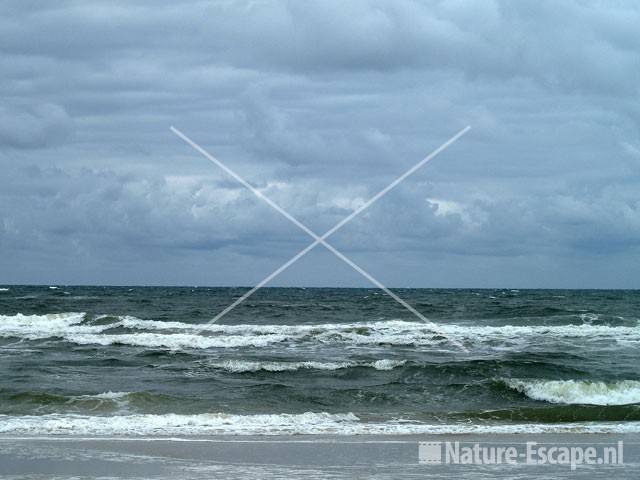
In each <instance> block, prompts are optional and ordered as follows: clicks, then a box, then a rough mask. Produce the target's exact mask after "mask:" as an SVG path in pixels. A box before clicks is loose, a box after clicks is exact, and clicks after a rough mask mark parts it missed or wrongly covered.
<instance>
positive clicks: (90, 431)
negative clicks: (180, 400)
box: [0, 412, 640, 436]
mask: <svg viewBox="0 0 640 480" xmlns="http://www.w3.org/2000/svg"><path fill="white" fill-rule="evenodd" d="M566 432H580V433H624V432H640V422H583V423H556V424H540V423H510V424H490V423H476V424H469V423H460V424H457V423H456V424H425V423H415V422H409V421H402V420H395V421H386V422H364V421H361V420H360V418H359V417H357V416H356V415H354V414H353V413H326V412H321V413H313V412H307V413H301V414H286V413H283V414H263V415H233V414H223V413H206V414H196V415H178V414H164V415H153V414H139V415H115V416H88V415H61V414H50V415H25V416H7V415H0V434H13V435H117V436H144V435H184V436H188V435H296V434H298V435H317V434H324V435H327V434H330V435H331V434H332V435H376V434H377V435H380V434H382V435H403V434H405V435H409V434H470V433H529V434H537V433H566Z"/></svg>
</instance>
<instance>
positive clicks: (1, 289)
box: [0, 288, 11, 292]
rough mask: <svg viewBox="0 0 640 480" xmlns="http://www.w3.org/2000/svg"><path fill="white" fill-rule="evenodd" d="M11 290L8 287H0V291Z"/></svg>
mask: <svg viewBox="0 0 640 480" xmlns="http://www.w3.org/2000/svg"><path fill="white" fill-rule="evenodd" d="M9 290H11V289H10V288H0V292H8V291H9Z"/></svg>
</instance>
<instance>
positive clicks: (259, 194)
mask: <svg viewBox="0 0 640 480" xmlns="http://www.w3.org/2000/svg"><path fill="white" fill-rule="evenodd" d="M470 129H471V127H470V126H466V127H465V128H463V129H462V130H460V131H459V132H458V133H456V134H455V135H454V136H453V137H451V138H450V139H449V140H447V141H446V142H444V143H443V144H442V145H440V146H439V147H438V148H436V149H435V150H434V151H433V152H431V153H430V154H429V155H427V156H426V157H425V158H423V159H422V160H421V161H420V162H418V163H416V164H415V165H414V166H413V167H411V168H410V169H409V170H407V171H406V172H405V173H403V174H402V175H400V176H399V177H398V178H396V179H395V180H394V181H393V182H391V183H390V184H389V185H388V186H387V187H385V188H383V189H382V190H380V191H379V192H378V193H376V194H375V195H374V196H373V197H371V198H370V199H369V200H368V201H367V202H365V203H364V204H363V205H361V206H360V207H358V208H357V209H356V210H354V211H353V212H351V214H349V215H347V216H346V217H345V218H344V219H342V220H341V221H340V222H338V223H337V224H336V225H335V226H334V227H333V228H331V229H329V230H327V232H326V233H325V234H324V235H322V236H318V235H317V234H316V233H315V232H314V231H313V230H311V229H309V228H308V227H307V226H306V225H304V224H303V223H302V222H300V221H299V220H298V219H297V218H295V217H294V216H293V215H291V214H289V213H288V212H287V211H286V210H284V209H283V208H282V207H280V205H278V204H277V203H275V202H274V201H273V200H271V199H270V198H269V197H267V196H266V195H264V193H262V192H261V191H260V190H258V189H256V188H255V187H253V185H251V184H250V183H249V182H247V181H246V180H245V179H244V178H242V177H241V176H240V175H238V174H237V173H236V172H234V171H233V170H231V169H230V168H229V167H227V166H226V165H225V164H224V163H222V162H221V161H220V160H218V159H217V158H215V157H214V156H213V155H211V154H210V153H209V152H207V151H206V150H205V149H204V148H202V147H201V146H200V145H198V144H197V143H196V142H194V141H193V140H191V139H190V138H189V137H187V136H186V135H185V134H184V133H182V132H181V131H180V130H178V129H177V128H175V127H170V130H171V131H172V132H173V133H175V134H176V135H177V136H178V137H180V138H181V139H182V140H184V141H185V142H186V143H188V144H189V145H191V146H192V147H193V148H194V149H195V150H197V151H198V152H200V153H201V154H202V155H203V156H204V157H205V158H207V159H208V160H210V161H211V162H213V163H214V164H216V165H217V166H219V167H220V168H222V169H223V170H224V171H225V172H227V173H228V174H229V175H231V176H232V177H233V178H235V179H236V180H237V181H238V182H240V183H241V184H242V185H244V186H245V187H246V188H248V189H249V190H251V191H252V192H253V193H254V194H255V195H256V196H257V197H258V198H261V199H262V200H264V201H265V202H267V203H268V204H269V205H270V206H271V207H273V208H274V209H275V210H276V211H278V212H279V213H280V214H281V215H283V216H284V217H285V218H287V219H288V220H289V221H291V222H292V223H294V224H295V225H296V226H297V227H298V228H300V229H301V230H302V231H304V232H305V233H307V234H308V235H309V236H311V237H312V238H313V239H314V241H313V242H312V243H311V244H309V245H308V246H307V247H306V248H304V249H302V250H301V251H300V252H298V253H297V254H296V255H294V256H293V257H292V258H291V259H289V260H288V261H287V262H286V263H284V264H283V265H282V266H281V267H280V268H278V269H277V270H275V271H274V272H273V273H272V274H270V275H269V276H267V277H266V278H265V279H264V280H262V281H261V282H260V283H258V284H257V285H256V286H255V287H253V288H252V289H251V290H249V291H248V292H247V293H245V294H244V295H242V296H241V297H240V298H238V299H237V300H236V301H234V302H233V303H232V304H231V305H229V306H228V307H227V308H225V309H224V310H223V311H222V312H220V313H219V314H218V315H216V316H215V317H214V318H213V319H212V320H211V321H210V322H209V323H214V322H216V321H218V320H219V319H220V318H222V317H223V316H224V315H226V314H227V313H229V312H230V311H231V310H233V309H234V308H235V307H237V306H238V305H239V304H241V303H242V302H244V301H245V300H246V299H247V298H249V297H250V296H251V295H253V294H254V293H255V292H256V291H258V290H259V289H260V288H262V287H263V286H264V285H266V284H267V283H268V282H270V281H271V280H272V279H273V278H275V277H276V276H277V275H279V274H280V273H282V272H283V271H284V270H286V269H287V268H288V267H289V266H291V265H292V264H293V263H295V262H296V261H297V260H299V259H300V258H301V257H303V256H304V255H306V254H307V253H308V252H309V251H310V250H312V249H313V248H315V247H316V245H319V244H322V245H324V246H325V247H326V248H327V249H328V250H329V251H330V252H332V253H333V254H334V255H336V256H337V257H338V258H339V259H340V260H342V261H343V262H345V263H346V264H347V265H349V266H350V267H352V268H353V269H354V270H356V271H357V272H358V273H360V274H361V275H362V276H364V277H365V278H366V279H367V280H369V281H370V282H371V283H373V284H374V285H375V286H376V287H378V288H380V289H381V290H382V291H384V292H385V293H386V294H387V295H389V296H390V297H391V298H393V299H394V300H395V301H397V302H398V303H399V304H400V305H402V306H403V307H404V308H406V309H407V310H409V311H410V312H411V313H413V314H414V315H415V316H416V317H418V318H419V319H420V320H422V321H423V322H424V323H426V324H427V325H429V326H430V327H431V329H432V330H433V331H434V332H436V333H439V334H440V335H442V336H444V337H445V338H447V339H448V340H449V341H450V342H451V343H453V344H454V345H456V346H458V347H459V348H461V349H463V350H465V351H466V350H467V349H466V348H465V347H464V345H462V344H461V343H460V342H458V341H457V340H455V339H453V338H450V337H449V335H447V334H446V333H445V332H443V331H442V330H441V329H439V328H438V326H437V325H436V324H434V323H433V322H431V321H429V320H428V319H427V318H426V317H425V316H424V315H422V314H421V313H420V312H419V311H417V310H416V309H415V308H413V307H412V306H411V305H409V304H408V303H407V302H405V301H404V300H403V299H401V298H400V297H399V296H398V295H396V294H395V293H393V292H392V291H391V290H389V289H388V288H387V287H385V286H384V285H383V284H382V283H381V282H380V281H379V280H377V279H376V278H374V277H373V276H372V275H371V274H369V273H367V272H366V271H365V270H364V269H363V268H362V267H360V266H358V265H357V264H356V263H354V262H353V261H352V260H350V259H349V258H347V257H345V256H344V255H343V254H342V253H340V252H339V251H338V250H336V249H335V248H334V247H333V246H332V245H330V244H329V243H327V242H326V239H327V238H328V237H329V236H331V235H333V234H334V233H335V232H336V231H338V230H339V229H340V228H342V227H343V226H344V225H345V224H346V223H347V222H349V221H351V220H352V219H353V218H354V217H355V216H356V215H358V214H360V213H361V212H362V211H363V210H365V209H367V208H368V207H370V206H371V205H372V204H373V203H374V202H376V201H377V200H379V199H380V198H381V197H382V196H383V195H385V194H386V193H387V192H389V191H390V190H391V189H393V188H394V187H395V186H397V185H398V184H399V183H400V182H402V181H403V180H405V179H406V178H407V177H408V176H409V175H411V174H412V173H414V172H415V171H416V170H418V169H419V168H420V167H422V166H423V165H424V164H425V163H427V162H428V161H429V160H431V159H433V158H434V157H435V156H436V155H438V154H439V153H440V152H442V151H443V150H445V149H446V148H447V147H449V146H450V145H451V144H453V143H454V142H455V141H456V140H458V139H459V138H460V137H462V135H464V134H465V133H467V132H468V131H469V130H470Z"/></svg>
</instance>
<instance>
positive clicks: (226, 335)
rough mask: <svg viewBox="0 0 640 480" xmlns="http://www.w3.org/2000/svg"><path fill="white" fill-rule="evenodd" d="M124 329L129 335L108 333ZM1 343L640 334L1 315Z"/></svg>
mask: <svg viewBox="0 0 640 480" xmlns="http://www.w3.org/2000/svg"><path fill="white" fill-rule="evenodd" d="M113 328H123V329H126V330H128V331H127V332H124V333H120V332H118V333H113V332H107V330H109V329H113ZM0 337H21V338H26V339H41V338H48V337H60V338H63V339H65V340H67V341H70V342H74V343H77V344H82V345H86V344H97V345H133V346H140V347H149V348H168V349H183V348H195V349H206V348H229V347H231V348H233V347H247V346H250V347H264V346H268V345H272V344H274V343H280V342H298V343H316V344H350V345H398V346H436V347H438V346H446V345H447V344H449V343H450V340H455V341H457V342H460V343H462V344H465V345H468V346H473V345H483V344H484V345H487V346H490V347H492V348H501V347H514V346H516V347H518V346H521V345H523V344H529V343H534V342H540V341H545V342H546V341H548V340H549V339H572V338H576V339H588V340H591V339H604V340H610V341H615V342H618V343H621V344H633V343H634V342H640V328H638V327H631V326H607V325H588V324H587V325H552V326H546V325H528V326H520V325H518V326H514V325H504V326H478V325H457V324H438V325H430V324H425V323H422V322H407V321H402V320H386V321H376V322H356V323H330V324H304V325H260V324H242V325H225V324H215V323H214V324H190V323H185V322H161V321H156V320H142V319H139V318H136V317H132V316H100V317H95V318H87V316H86V315H85V314H83V313H62V314H49V315H22V314H18V315H12V316H7V315H2V316H0Z"/></svg>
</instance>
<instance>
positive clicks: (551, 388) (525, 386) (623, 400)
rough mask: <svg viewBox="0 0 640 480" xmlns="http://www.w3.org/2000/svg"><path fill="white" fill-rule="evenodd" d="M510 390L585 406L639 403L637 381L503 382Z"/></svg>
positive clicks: (554, 401)
mask: <svg viewBox="0 0 640 480" xmlns="http://www.w3.org/2000/svg"><path fill="white" fill-rule="evenodd" d="M503 381H504V383H505V384H506V385H507V386H508V387H509V388H511V389H513V390H516V391H518V392H520V393H523V394H524V395H526V396H527V397H529V398H532V399H534V400H542V401H545V402H550V403H565V404H587V405H629V404H632V403H640V381H637V380H621V381H618V382H613V383H605V382H593V381H578V380H535V379H504V380H503Z"/></svg>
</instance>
